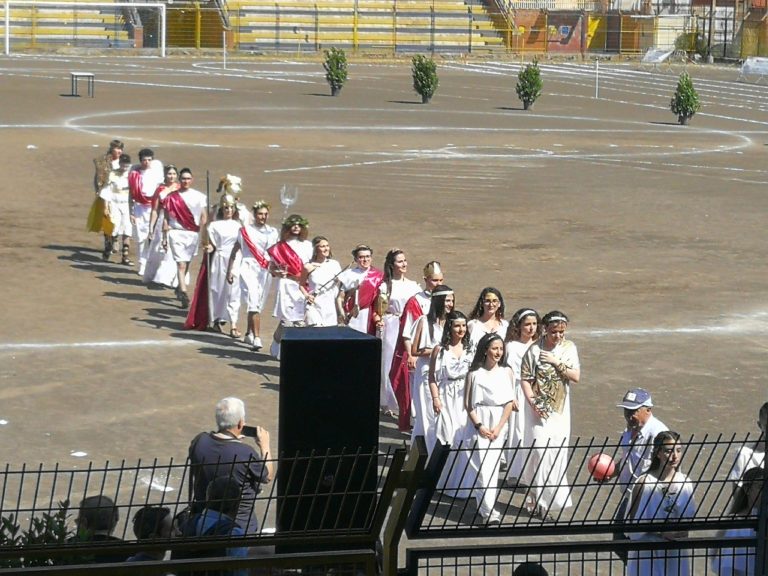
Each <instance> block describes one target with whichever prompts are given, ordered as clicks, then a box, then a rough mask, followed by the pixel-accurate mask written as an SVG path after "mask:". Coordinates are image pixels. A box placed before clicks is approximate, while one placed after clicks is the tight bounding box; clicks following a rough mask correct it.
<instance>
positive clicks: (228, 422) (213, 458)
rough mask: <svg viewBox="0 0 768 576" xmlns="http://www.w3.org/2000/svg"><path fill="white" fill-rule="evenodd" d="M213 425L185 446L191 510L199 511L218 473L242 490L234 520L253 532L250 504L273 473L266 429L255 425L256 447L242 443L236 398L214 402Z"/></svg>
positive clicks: (242, 407)
mask: <svg viewBox="0 0 768 576" xmlns="http://www.w3.org/2000/svg"><path fill="white" fill-rule="evenodd" d="M216 426H217V431H216V432H202V433H200V434H198V435H197V436H196V437H195V439H194V440H193V441H192V444H191V445H190V447H189V460H190V463H191V469H190V474H191V482H192V490H193V511H194V512H200V511H202V509H203V507H204V504H205V501H206V489H207V487H208V484H210V483H211V482H212V481H213V480H215V479H216V478H218V477H221V476H223V477H226V478H232V479H234V480H235V481H236V482H237V483H238V486H240V488H241V491H242V494H241V497H240V505H239V509H238V511H237V514H236V521H237V523H238V524H239V526H240V527H241V528H243V530H245V532H246V533H249V534H252V533H256V532H258V531H259V523H258V519H257V518H256V517H255V516H254V513H253V507H254V504H255V502H256V495H257V494H258V493H259V490H260V486H259V485H260V484H265V483H267V482H270V481H271V480H272V477H273V476H274V465H273V463H272V462H271V461H270V452H271V451H270V447H269V432H267V431H266V430H265V429H264V428H262V427H261V426H256V427H255V438H256V447H255V448H254V447H252V446H250V445H249V444H246V443H245V441H244V438H245V437H244V435H243V429H244V427H245V405H244V404H243V401H242V400H240V399H239V398H224V399H223V400H220V401H219V402H218V404H216Z"/></svg>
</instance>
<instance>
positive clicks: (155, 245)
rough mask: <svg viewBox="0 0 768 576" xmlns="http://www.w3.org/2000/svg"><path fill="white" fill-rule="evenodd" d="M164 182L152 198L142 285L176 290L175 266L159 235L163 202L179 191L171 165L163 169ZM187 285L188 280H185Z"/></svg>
mask: <svg viewBox="0 0 768 576" xmlns="http://www.w3.org/2000/svg"><path fill="white" fill-rule="evenodd" d="M163 174H164V177H165V180H164V182H163V183H162V184H160V186H158V187H157V190H155V195H154V196H153V197H152V212H151V213H150V215H149V251H148V254H147V264H146V267H145V268H144V276H143V281H144V284H159V285H161V286H167V287H168V288H176V286H178V284H179V281H178V280H177V279H176V273H177V266H176V262H174V260H173V254H171V251H170V250H164V249H163V237H162V234H160V233H159V231H160V230H162V229H163V220H164V218H165V216H164V212H163V211H162V210H161V208H162V204H163V200H165V198H166V196H168V194H170V193H171V192H174V191H176V190H178V189H179V171H178V170H177V169H176V166H174V165H173V164H167V165H166V166H165V167H164V168H163ZM187 284H189V280H187Z"/></svg>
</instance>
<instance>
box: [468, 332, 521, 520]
mask: <svg viewBox="0 0 768 576" xmlns="http://www.w3.org/2000/svg"><path fill="white" fill-rule="evenodd" d="M513 378H514V377H513V374H512V370H511V369H510V368H509V367H508V366H506V365H505V364H504V340H503V339H502V337H501V336H499V335H498V334H495V333H491V334H486V335H485V336H483V337H482V338H481V339H480V341H479V342H478V343H477V351H476V352H475V356H474V358H473V359H472V365H471V366H470V368H469V374H467V382H466V388H465V390H464V407H465V409H466V410H467V416H468V417H469V423H470V424H471V425H472V427H473V428H474V429H475V434H474V443H475V444H474V446H475V449H474V450H473V451H472V456H471V464H472V468H473V469H474V470H475V471H476V474H477V477H476V479H475V482H474V487H473V490H472V493H473V494H474V496H475V500H476V501H477V506H478V510H477V511H478V514H480V517H481V518H482V519H483V522H484V523H486V524H499V523H500V522H501V515H500V514H499V512H498V511H497V510H496V509H495V508H494V506H495V504H496V499H497V497H498V494H499V487H498V483H499V466H500V464H501V453H502V451H503V448H504V438H505V433H506V430H505V429H506V427H507V422H509V415H510V414H511V413H512V412H513V411H515V410H517V409H518V406H517V402H515V396H514V394H515V391H514V388H513V385H512V382H513Z"/></svg>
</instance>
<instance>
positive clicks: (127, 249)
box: [120, 244, 133, 266]
mask: <svg viewBox="0 0 768 576" xmlns="http://www.w3.org/2000/svg"><path fill="white" fill-rule="evenodd" d="M122 253H123V259H122V260H121V261H120V264H122V265H124V266H133V262H131V259H130V258H129V257H128V254H129V253H130V247H129V246H126V245H125V244H123V252H122Z"/></svg>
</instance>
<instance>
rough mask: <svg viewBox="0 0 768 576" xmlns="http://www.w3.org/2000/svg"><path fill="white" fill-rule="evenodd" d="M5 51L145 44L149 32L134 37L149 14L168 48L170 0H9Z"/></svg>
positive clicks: (161, 47) (160, 41) (157, 42)
mask: <svg viewBox="0 0 768 576" xmlns="http://www.w3.org/2000/svg"><path fill="white" fill-rule="evenodd" d="M4 5H5V14H4V21H5V26H4V28H3V34H4V40H5V55H6V56H9V55H10V54H11V46H12V45H13V46H14V47H18V48H22V47H25V48H33V49H35V48H46V47H51V48H55V47H58V46H76V47H97V48H120V47H131V48H135V47H144V46H145V42H144V38H143V37H142V38H141V41H140V42H137V41H136V39H135V37H134V39H133V40H131V39H130V38H129V35H128V34H129V32H128V30H130V29H132V30H133V32H134V35H135V34H136V33H137V32H138V31H142V33H143V30H144V25H143V20H147V21H148V22H151V23H152V26H156V28H157V33H156V34H151V35H150V36H151V37H153V38H154V39H155V42H154V43H153V47H156V48H158V49H159V50H160V56H161V57H163V58H164V57H165V54H166V5H165V4H163V3H159V2H158V3H136V2H77V1H76V2H64V1H61V2H50V1H42V2H37V1H35V0H5V2H4Z"/></svg>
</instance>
